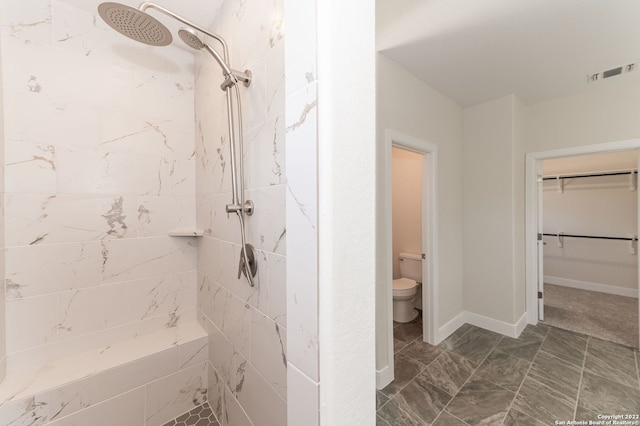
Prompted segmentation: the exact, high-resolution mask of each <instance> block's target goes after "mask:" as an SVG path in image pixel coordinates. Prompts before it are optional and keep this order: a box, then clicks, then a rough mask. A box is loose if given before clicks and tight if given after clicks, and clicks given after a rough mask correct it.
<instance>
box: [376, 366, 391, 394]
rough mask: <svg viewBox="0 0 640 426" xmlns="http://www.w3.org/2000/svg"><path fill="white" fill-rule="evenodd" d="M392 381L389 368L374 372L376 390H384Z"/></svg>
mask: <svg viewBox="0 0 640 426" xmlns="http://www.w3.org/2000/svg"><path fill="white" fill-rule="evenodd" d="M392 381H393V373H392V372H391V368H389V366H388V365H387V366H385V367H384V368H383V369H382V370H376V389H378V390H380V389H384V388H385V386H387V385H388V384H389V383H391V382H392Z"/></svg>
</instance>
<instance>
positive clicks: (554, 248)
mask: <svg viewBox="0 0 640 426" xmlns="http://www.w3.org/2000/svg"><path fill="white" fill-rule="evenodd" d="M638 147H640V140H629V141H622V142H614V143H608V144H600V145H593V146H585V147H576V148H570V149H563V150H557V151H548V152H541V153H531V154H527V165H526V166H527V171H526V181H527V182H526V202H527V208H526V228H527V231H526V232H527V233H526V246H527V250H526V256H527V258H526V276H527V278H526V295H527V319H528V322H529V323H531V324H536V323H537V322H538V321H539V320H544V321H545V322H546V323H549V324H551V325H554V326H558V327H560V328H565V329H568V330H571V331H576V332H580V333H584V334H588V335H592V336H594V337H598V338H601V339H604V340H611V341H616V342H617V343H622V344H626V345H627V346H636V347H637V342H638V303H637V294H638V289H639V288H640V278H639V274H638V268H637V254H636V250H637V235H636V234H637V230H638V223H639V217H640V216H639V215H638V211H639V210H638V197H637V165H638V150H637V149H638ZM596 197H600V198H599V201H598V202H599V203H600V204H598V202H597V201H596ZM607 214H610V215H609V216H607ZM613 216H616V217H613ZM634 298H635V299H634ZM607 309H609V310H611V312H613V315H606V316H602V315H600V314H599V312H598V311H599V310H603V311H606V310H607ZM618 316H619V317H620V323H621V324H624V323H625V322H628V321H629V318H631V319H632V321H633V327H631V328H629V327H625V330H618V328H621V327H618V328H617V327H615V326H614V323H615V321H616V317H618ZM622 317H624V318H622Z"/></svg>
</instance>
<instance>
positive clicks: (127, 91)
mask: <svg viewBox="0 0 640 426" xmlns="http://www.w3.org/2000/svg"><path fill="white" fill-rule="evenodd" d="M9 38H11V37H9ZM3 57H4V58H5V59H6V58H15V60H11V61H6V64H3V78H4V79H5V82H6V84H7V87H12V88H15V89H22V90H26V91H30V92H34V93H39V94H40V93H47V94H50V95H52V96H55V97H56V98H58V97H61V98H63V99H74V100H84V102H85V103H90V102H94V105H95V106H97V105H109V106H110V107H112V108H128V107H129V105H131V102H132V99H133V96H132V92H133V89H134V84H133V81H132V74H131V70H126V71H124V70H122V71H119V69H118V67H117V66H113V65H111V64H106V63H103V62H98V61H91V60H88V59H87V57H86V56H85V55H83V54H79V53H77V52H74V51H71V50H66V49H58V48H56V47H53V46H52V45H50V44H40V43H35V42H32V43H24V42H23V41H22V40H19V39H14V40H6V41H4V40H3ZM96 82H99V84H97V83H96ZM96 100H99V101H96ZM67 136H68V134H67Z"/></svg>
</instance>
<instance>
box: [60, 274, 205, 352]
mask: <svg viewBox="0 0 640 426" xmlns="http://www.w3.org/2000/svg"><path fill="white" fill-rule="evenodd" d="M195 279H196V278H195V272H186V273H184V274H179V275H168V276H160V277H154V278H147V279H142V280H137V281H129V282H125V283H116V284H110V285H102V286H98V287H92V288H86V289H81V290H76V291H72V292H67V293H64V294H61V295H60V302H59V312H58V338H59V339H60V340H62V339H66V338H70V337H74V336H78V335H81V334H86V333H91V332H94V331H99V330H103V329H106V328H112V327H117V326H120V325H124V324H127V323H130V322H135V321H142V320H146V319H150V318H154V317H166V316H169V317H171V316H174V317H179V316H180V314H181V312H182V311H183V310H186V309H189V308H191V309H193V308H195V297H196V294H195V291H196V289H195Z"/></svg>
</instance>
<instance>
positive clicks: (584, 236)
mask: <svg viewBox="0 0 640 426" xmlns="http://www.w3.org/2000/svg"><path fill="white" fill-rule="evenodd" d="M542 235H544V236H545V237H570V238H592V239H596V240H620V241H636V240H637V238H632V237H600V236H597V235H573V234H542Z"/></svg>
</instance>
